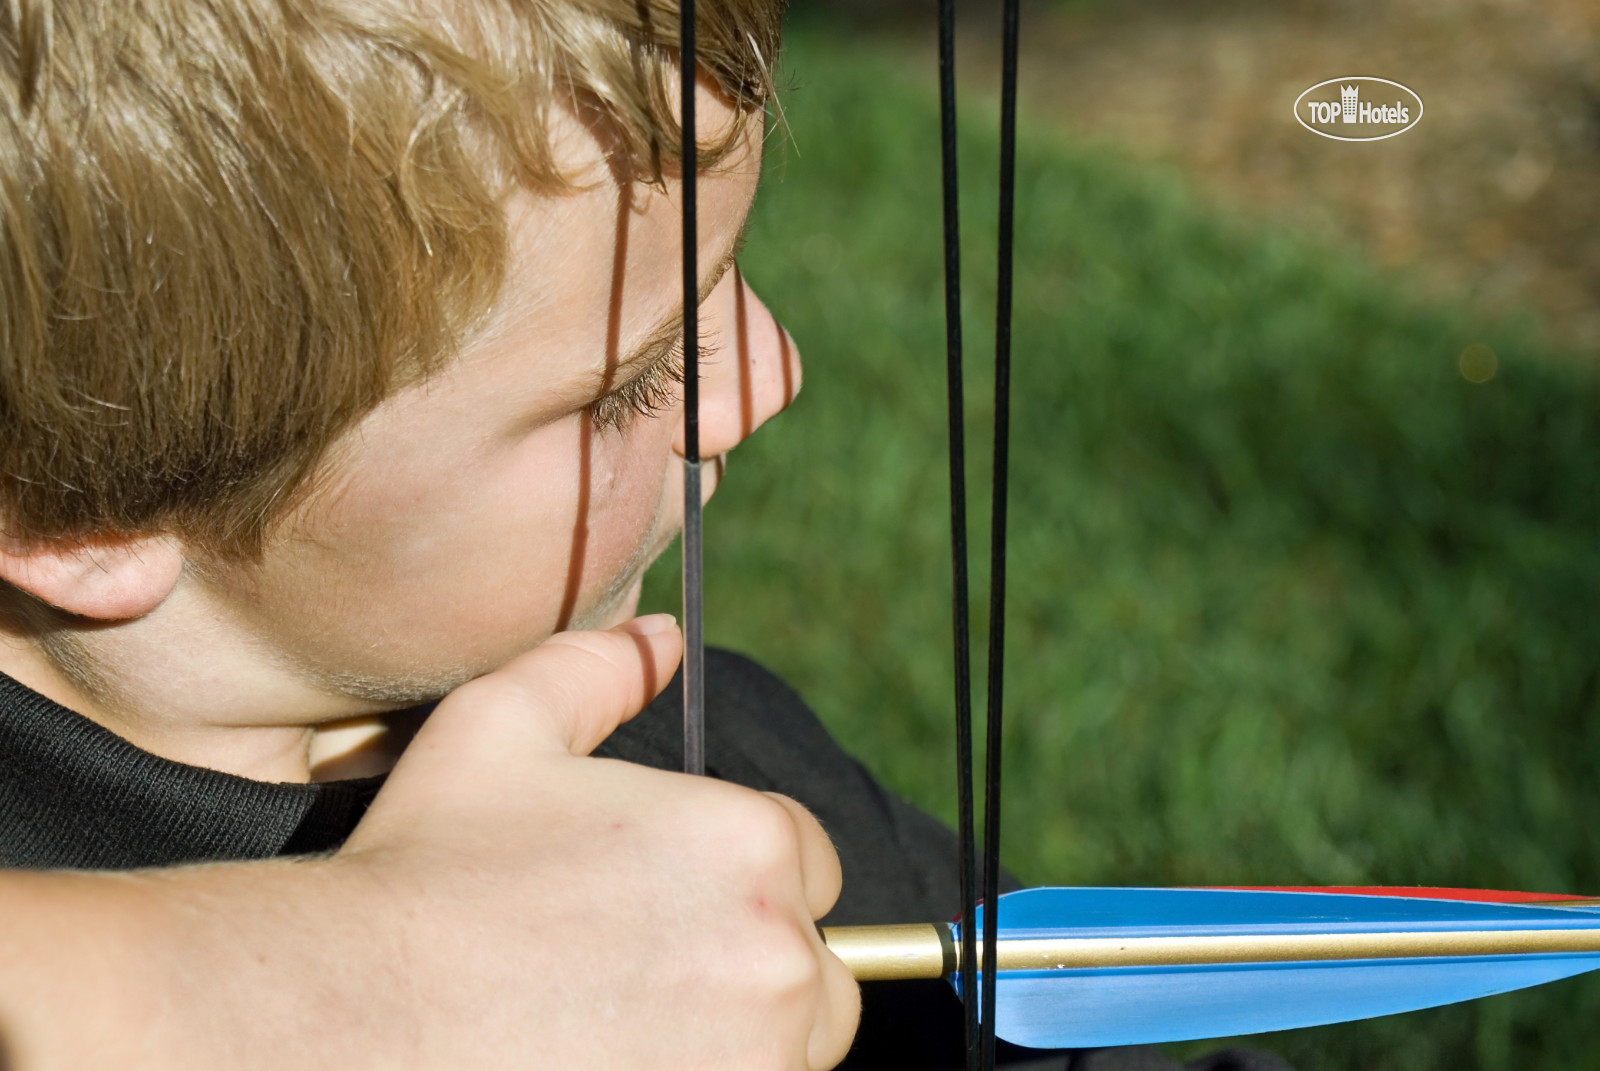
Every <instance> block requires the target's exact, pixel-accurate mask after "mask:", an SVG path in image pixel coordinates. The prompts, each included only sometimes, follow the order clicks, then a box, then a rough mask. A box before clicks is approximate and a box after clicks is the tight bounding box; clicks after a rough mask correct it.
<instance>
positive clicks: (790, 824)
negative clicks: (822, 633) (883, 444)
mask: <svg viewBox="0 0 1600 1071" xmlns="http://www.w3.org/2000/svg"><path fill="white" fill-rule="evenodd" d="M780 15H781V3H780V2H779V0H720V2H709V0H702V3H701V4H700V6H699V26H700V34H701V42H702V43H701V53H700V55H701V60H702V65H703V69H702V72H701V74H702V78H701V89H700V95H701V98H702V99H700V100H699V103H698V106H699V112H700V115H702V116H703V117H704V125H703V128H702V129H701V130H700V131H699V132H698V133H699V135H700V137H701V140H702V141H703V143H704V144H705V146H706V155H707V159H708V161H709V166H708V170H707V173H706V174H705V176H704V177H703V178H702V180H701V184H700V190H701V192H700V219H701V221H702V231H701V235H700V242H701V248H700V263H701V264H702V265H704V277H703V278H702V280H701V291H702V296H703V304H702V307H701V311H700V316H701V320H702V324H701V333H702V336H703V337H705V338H708V339H713V340H717V341H718V346H719V348H720V353H719V354H718V355H716V356H714V357H710V358H708V359H707V361H706V364H705V368H706V371H705V373H704V374H705V380H704V382H703V384H702V388H701V390H702V402H701V405H702V417H701V421H702V423H701V449H702V452H703V453H704V454H705V455H707V456H715V455H722V454H725V453H726V452H727V451H729V450H731V449H732V448H733V447H734V446H735V445H737V443H738V442H739V441H740V440H742V439H743V438H744V437H745V436H747V435H749V434H750V433H751V432H752V431H754V430H755V428H756V427H758V426H759V425H760V424H761V423H762V421H764V420H765V419H766V418H767V417H769V416H771V415H773V414H774V413H775V412H777V411H778V410H780V409H781V408H782V407H783V406H785V405H787V404H788V402H789V401H790V400H792V398H793V396H794V393H795V391H796V390H797V389H798V385H799V365H798V358H797V356H796V353H795V350H794V347H793V345H792V343H791V342H790V340H789V339H788V337H787V335H786V334H785V333H784V332H783V330H782V328H781V327H779V326H778V325H777V323H776V322H775V321H774V320H773V318H772V317H771V315H770V314H769V313H768V312H767V311H766V309H765V308H764V306H762V304H761V302H760V301H759V299H758V298H756V296H755V295H754V293H753V292H752V291H751V290H750V289H749V287H748V286H747V285H746V284H745V283H744V281H743V280H742V278H741V277H740V276H739V274H738V272H737V270H736V268H735V267H734V257H735V256H736V254H737V251H738V245H739V241H740V237H741V234H742V228H743V224H744V220H745V217H746V215H747V213H748V211H749V208H750V204H751V201H752V199H753V197H754V192H755V183H756V177H757V174H758V172H759V162H760V151H761V136H762V121H761V116H762V109H763V106H764V103H765V101H766V99H767V96H768V93H769V90H770V81H769V69H770V62H771V59H772V57H773V56H774V54H775V52H776V49H777V44H778V29H779V18H780ZM675 25H676V13H675V11H674V10H673V8H672V7H671V5H668V4H659V5H656V6H651V5H648V4H640V3H634V2H632V0H628V2H622V0H590V2H582V3H580V2H577V0H537V2H535V0H520V2H519V0H470V2H469V0H322V2H318V3H288V2H284V0H276V2H275V0H57V2H53V3H52V2H50V0H13V2H12V3H10V4H9V5H7V6H6V7H4V8H3V9H0V46H3V48H4V55H3V56H0V65H3V66H0V94H3V100H0V115H3V119H0V124H3V126H0V153H3V154H4V156H5V161H6V162H5V165H4V167H3V169H0V301H3V309H4V319H3V323H0V331H3V332H4V338H3V340H0V347H3V356H0V426H3V428H4V432H3V435H0V673H3V674H4V676H3V677H0V853H3V855H0V862H3V863H4V864H6V865H8V866H12V867H29V868H34V870H33V871H32V872H23V871H11V872H5V873H0V919H4V920H5V922H4V923H3V924H0V1043H3V1046H4V1049H3V1052H0V1056H3V1062H4V1063H5V1065H6V1066H8V1067H12V1066H14V1067H17V1068H31V1067H34V1066H40V1067H49V1066H79V1065H84V1064H88V1063H90V1062H91V1061H92V1062H94V1063H96V1064H100V1065H107V1064H109V1065H112V1066H119V1067H141V1066H153V1067H163V1068H170V1067H179V1066H190V1065H193V1066H206V1067H236V1066H238V1067H243V1066H254V1065H262V1066H271V1067H278V1066H285V1065H291V1064H294V1065H302V1064H303V1065H310V1066H323V1065H327V1066H333V1065H336V1064H337V1065H341V1066H383V1067H388V1066H413V1065H415V1066H446V1067H501V1066H528V1065H536V1066H550V1067H562V1068H567V1067H579V1066H606V1067H634V1066H637V1067H657V1066H662V1067H670V1066H684V1067H696V1068H717V1067H729V1068H758V1067H769V1066H771V1067H779V1066H782V1067H794V1066H807V1067H829V1066H833V1065H834V1064H836V1063H837V1062H838V1061H839V1060H841V1059H842V1058H843V1057H844V1056H845V1053H846V1050H847V1049H848V1048H849V1046H850V1044H851V1038H852V1035H853V1034H854V1032H855V1028H856V1023H857V1017H858V1012H859V1000H860V997H859V994H858V992H857V989H856V987H855V985H854V983H853V982H852V981H851V979H850V978H849V976H848V974H847V972H845V970H844V969H843V967H842V965H841V964H840V963H839V962H838V961H837V959H835V958H834V957H833V956H832V955H831V954H830V953H828V952H827V950H826V948H824V947H823V946H822V945H821V943H820V940H819V939H818V936H817V933H816V929H815V926H814V920H816V919H818V918H821V917H822V916H823V915H824V914H826V913H827V912H829V910H830V909H831V908H833V906H834V905H835V902H836V901H838V900H839V897H840V887H841V864H840V859H839V856H838V855H837V854H836V852H835V850H834V848H833V846H832V845H831V844H830V842H829V839H828V836H827V835H826V834H825V833H824V832H823V828H822V826H821V825H819V823H818V821H817V819H816V818H814V817H812V815H811V814H810V813H808V811H807V809H806V808H805V807H802V806H801V805H799V804H797V803H796V802H794V801H793V800H792V799H789V798H787V797H783V796H777V795H767V794H763V793H761V792H758V791H753V790H751V789H748V788H740V787H736V786H734V785H733V784H729V783H725V782H721V781H715V780H709V779H706V780H702V779H690V778H685V777H682V776H679V775H675V774H671V773H664V772H661V771H660V770H657V769H650V768H647V766H645V765H642V764H641V763H646V762H648V763H653V764H654V765H656V766H663V767H670V766H671V765H672V763H671V756H670V754H669V753H668V752H669V751H670V748H669V747H668V746H667V745H665V744H664V743H663V737H662V733H661V731H660V724H659V719H660V718H661V717H663V716H665V717H668V718H670V714H671V709H670V699H667V700H665V701H664V703H658V704H657V705H656V706H654V707H652V711H653V712H654V716H655V719H656V720H651V719H645V720H643V721H640V722H638V723H635V724H634V725H633V726H630V727H628V728H627V729H626V730H624V731H623V732H620V733H617V734H615V735H613V732H612V730H613V729H615V728H616V727H617V725H618V724H619V722H622V721H624V720H626V719H628V718H629V717H630V716H632V715H634V714H635V713H636V712H638V711H639V710H640V708H641V707H643V706H644V705H645V704H646V703H647V702H649V701H650V700H651V698H652V697H653V696H655V695H656V694H657V693H658V692H660V691H661V690H662V688H663V687H664V686H665V684H666V683H667V681H668V679H669V678H670V676H671V674H672V671H673V668H674V666H675V665H676V661H677V658H678V655H679V649H680V640H679V636H678V633H677V630H676V628H675V627H674V626H673V624H672V622H671V621H670V620H669V619H663V618H644V619H632V618H633V613H634V607H635V605H636V603H637V599H638V587H639V578H640V576H641V574H642V572H643V570H644V568H645V567H646V566H647V565H648V564H649V562H650V561H651V560H652V559H653V558H654V557H655V556H656V555H657V554H659V553H660V552H661V550H662V549H663V548H664V547H665V545H666V543H667V541H668V540H669V539H670V538H671V536H672V534H673V533H674V531H675V529H676V527H677V523H678V516H677V510H678V503H679V502H680V499H681V488H680V485H679V484H678V483H677V480H678V474H679V471H680V469H679V465H678V458H677V453H676V451H678V450H679V449H681V440H680V435H681V429H680V416H681V413H680V405H679V401H678V394H677V391H676V384H675V382H674V377H675V376H676V375H677V372H678V363H677V361H678V354H677V353H676V352H675V350H674V340H676V339H677V338H678V337H679V335H680V329H679V328H680V324H679V322H678V320H677V317H678V315H679V312H680V310H679V309H678V308H677V300H678V293H679V284H678V277H677V269H676V265H677V264H678V263H679V261H678V255H679V254H678V250H677V242H678V231H677V225H678V212H679V205H678V201H677V194H678V190H679V184H678V182H677V181H676V179H675V177H674V175H673V155H672V146H673V145H674V144H675V143H676V132H675V130H674V128H673V119H672V117H673V115H674V114H675V112H676V101H675V100H674V98H673V93H672V91H671V86H672V85H673V84H674V76H673V74H672V68H671V65H672V47H673V39H672V37H671V32H670V28H671V27H674V26H675ZM708 483H709V484H710V487H708V491H709V490H711V489H714V484H715V481H714V480H711V481H708ZM552 637H553V638H552ZM524 652H526V653H524ZM713 669H714V674H716V675H715V676H714V678H713V680H714V682H715V681H721V682H722V683H721V684H718V685H717V686H718V687H719V688H721V690H722V692H721V694H720V696H718V697H715V698H717V699H718V700H719V705H717V706H716V707H715V708H714V709H716V710H717V712H718V717H719V718H721V719H723V720H724V721H725V722H726V723H727V724H728V725H729V726H731V727H730V728H724V729H720V730H714V731H717V732H720V733H722V734H723V735H722V737H721V738H720V739H717V738H714V739H713V741H712V765H713V768H714V770H715V769H716V767H717V766H718V765H719V764H720V765H721V766H722V769H721V770H720V771H717V772H721V773H723V774H724V775H727V776H731V777H735V778H736V779H739V780H742V781H743V782H744V783H745V784H749V785H753V786H754V787H755V788H786V789H790V790H791V791H793V790H794V789H792V788H790V786H798V787H800V788H804V789H806V790H807V794H808V795H809V797H810V798H808V799H807V801H806V802H808V803H811V804H812V805H813V806H814V807H816V808H817V809H818V810H819V811H822V812H824V814H825V818H826V815H827V813H828V809H829V808H833V809H834V810H836V811H838V812H839V813H840V814H843V815H846V816H848V817H850V819H851V821H852V823H853V826H852V828H851V829H844V830H841V831H840V832H841V846H842V847H844V849H845V854H846V860H847V867H848V869H849V871H850V874H851V879H852V881H851V885H850V886H849V888H852V889H859V890H861V891H859V892H853V893H850V894H848V895H847V899H848V897H849V896H854V897H855V898H856V899H855V900H854V901H853V902H852V904H853V906H851V905H842V907H845V906H848V907H849V908H850V911H848V912H846V913H847V914H849V913H850V912H854V914H855V915H857V916H859V915H862V914H864V913H870V912H871V911H873V910H878V909H879V908H881V907H883V905H889V906H890V907H892V908H893V909H894V910H895V911H897V912H903V913H904V914H905V917H915V916H916V915H918V914H919V913H920V912H924V911H928V910H935V907H934V906H933V905H940V908H941V909H942V910H943V911H944V912H945V913H948V910H949V907H948V906H947V905H944V904H943V898H946V897H947V894H948V885H949V877H948V876H947V870H948V868H947V867H945V866H944V864H945V863H946V862H947V858H946V857H947V855H948V838H947V836H946V835H945V834H944V833H943V832H942V831H940V830H938V829H937V828H936V827H934V826H933V825H932V823H931V822H929V821H928V820H927V819H925V818H923V817H922V816H920V815H917V814H916V813H915V812H912V811H910V809H909V808H906V807H905V806H904V805H903V804H900V803H898V802H897V801H893V800H890V799H888V798H887V797H884V796H883V795H882V793H881V792H879V791H878V790H877V789H876V787H875V786H873V785H872V784H871V783H870V780H868V779H866V778H865V776H864V775H863V774H862V773H861V771H859V769H858V768H856V767H855V766H854V765H853V764H851V763H849V761H848V760H846V759H845V758H844V757H843V756H842V755H840V754H838V753H837V751H836V749H833V747H832V745H831V742H829V741H827V740H826V737H825V735H823V734H821V732H820V730H819V729H818V728H817V727H816V726H815V724H814V723H813V722H812V721H810V719H809V716H808V715H807V714H806V713H805V712H804V710H803V707H800V705H799V704H798V701H797V700H795V699H794V697H793V696H792V695H791V694H789V693H787V692H786V691H785V690H784V689H782V687H781V686H780V685H778V684H776V682H774V681H773V680H772V679H771V678H770V677H767V676H765V675H764V674H762V673H761V672H760V671H759V670H756V669H755V668H754V667H751V666H749V665H748V664H747V663H743V662H741V661H739V660H736V659H733V658H731V656H717V657H716V658H715V660H714V662H713ZM441 697H446V698H444V699H443V701H442V702H440V703H439V704H438V706H437V708H436V709H434V710H433V712H432V714H431V716H430V717H429V718H428V720H427V721H426V723H425V724H423V725H422V726H421V728H420V730H417V731H416V735H415V739H414V740H411V742H410V744H409V746H408V747H407V746H405V745H406V741H407V740H408V739H409V730H414V729H416V727H417V725H418V723H419V721H420V717H419V716H418V715H416V714H415V713H407V712H408V711H413V712H414V711H416V710H417V709H418V708H419V707H425V706H426V704H428V703H431V702H433V701H436V700H439V699H440V698H441ZM755 715H759V717H755ZM608 738H609V739H608ZM602 742H605V743H604V753H605V754H608V755H612V756H616V757H622V758H628V759H634V760H636V761H635V762H631V763H620V762H615V761H607V760H604V759H594V758H587V757H585V756H588V755H589V754H590V752H592V751H594V750H595V749H596V748H597V747H600V746H601V745H602ZM402 747H404V749H405V753H404V757H403V758H402V759H401V760H400V761H399V762H398V764H397V765H394V768H393V772H392V773H391V774H389V775H388V776H387V779H386V780H380V779H379V776H378V775H381V774H383V773H385V772H386V771H387V769H388V766H389V765H390V764H391V763H392V762H393V757H394V756H395V755H396V754H398V753H399V751H400V750H401V749H402ZM768 760H770V761H768ZM774 771H777V772H774ZM364 774H365V775H373V776H369V777H366V778H365V779H361V778H360V777H359V776H358V775H364ZM341 778H342V779H341ZM380 784H381V785H382V790H381V791H379V786H380ZM369 807H370V809H368V808H369ZM317 853H321V854H317ZM273 857H299V858H298V859H294V860H292V861H291V860H290V859H281V858H280V859H277V860H274V858H273ZM196 862H205V863H207V864H208V865H206V866H191V867H178V868H169V869H165V870H163V869H139V868H153V867H158V866H161V865H166V864H178V863H196ZM116 871H137V872H135V873H116ZM890 917H899V916H898V915H891V916H890ZM839 920H840V921H855V920H857V919H855V918H840V919H839ZM919 999H921V998H919ZM915 1043H916V1039H910V1040H908V1041H907V1042H906V1044H907V1045H911V1044H915Z"/></svg>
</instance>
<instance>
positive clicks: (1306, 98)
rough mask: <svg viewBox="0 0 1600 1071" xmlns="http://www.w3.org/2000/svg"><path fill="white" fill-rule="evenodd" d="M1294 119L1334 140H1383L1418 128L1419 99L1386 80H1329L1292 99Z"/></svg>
mask: <svg viewBox="0 0 1600 1071" xmlns="http://www.w3.org/2000/svg"><path fill="white" fill-rule="evenodd" d="M1294 117H1295V120H1296V121H1297V122H1298V123H1299V124H1300V125H1301V126H1303V127H1305V128H1306V129H1307V130H1309V131H1311V132H1312V133H1313V134H1320V135H1322V136H1323V137H1325V138H1332V139H1333V140H1335V141H1382V140H1383V139H1384V138H1392V137H1394V136H1395V135H1396V134H1404V133H1405V132H1406V131H1407V130H1410V129H1411V128H1412V127H1414V126H1416V125H1417V122H1418V121H1419V120H1421V118H1422V98H1421V97H1419V96H1417V95H1416V94H1415V93H1413V92H1412V91H1411V90H1409V89H1407V88H1406V87H1405V86H1403V85H1401V84H1400V83H1399V82H1391V81H1389V80H1388V79H1387V78H1368V77H1365V76H1364V75H1355V76H1350V77H1346V78H1330V79H1328V80H1327V81H1326V82H1318V83H1317V84H1316V85H1314V86H1312V87H1311V88H1310V89H1308V90H1306V91H1305V92H1304V93H1302V94H1300V95H1299V96H1298V97H1296V98H1295V101H1294Z"/></svg>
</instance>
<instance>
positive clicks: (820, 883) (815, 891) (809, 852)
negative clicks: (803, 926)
mask: <svg viewBox="0 0 1600 1071" xmlns="http://www.w3.org/2000/svg"><path fill="white" fill-rule="evenodd" d="M764 795H766V796H767V797H768V798H770V799H772V800H773V801H774V802H776V803H777V804H778V805H779V806H781V807H782V808H783V809H784V810H785V811H787V812H788V813H789V818H790V820H791V821H793V822H794V828H795V837H796V841H797V842H798V845H799V850H800V881H801V885H802V889H803V891H804V894H805V898H806V910H808V911H810V912H811V917H812V919H820V918H821V917H822V916H823V915H826V914H827V913H828V912H829V911H831V910H833V905H834V904H835V903H836V902H837V901H838V899H839V892H840V890H841V889H842V888H843V887H844V873H843V871H841V870H840V869H839V853H838V852H836V851H834V850H833V841H832V840H830V839H829V838H828V834H827V832H826V831H825V830H824V829H823V828H822V823H820V822H818V821H817V820H816V818H815V817H813V816H812V814H811V812H810V811H808V810H806V809H805V808H804V807H802V806H801V805H800V804H799V803H797V802H795V801H794V800H792V799H790V798H789V797H788V796H783V795H779V794H778V793H776V792H767V793H764Z"/></svg>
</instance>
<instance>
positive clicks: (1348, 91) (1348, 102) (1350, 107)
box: [1339, 86, 1361, 123]
mask: <svg viewBox="0 0 1600 1071" xmlns="http://www.w3.org/2000/svg"><path fill="white" fill-rule="evenodd" d="M1360 91H1361V87H1360V86H1340V87H1339V102H1340V103H1341V104H1342V105H1343V106H1344V121H1345V122H1347V123H1353V122H1355V121H1356V95H1357V94H1358V93H1359V92H1360Z"/></svg>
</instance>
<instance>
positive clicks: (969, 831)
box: [939, 0, 979, 1071]
mask: <svg viewBox="0 0 1600 1071" xmlns="http://www.w3.org/2000/svg"><path fill="white" fill-rule="evenodd" d="M955 49H956V43H955V3H954V0H939V134H940V147H941V149H942V158H941V164H942V166H941V176H942V180H943V189H944V321H945V330H944V337H945V391H946V405H947V407H948V415H949V429H950V442H949V447H950V600H951V618H952V625H953V629H954V636H953V641H954V657H953V662H954V669H955V688H956V697H955V698H956V795H957V804H956V811H957V823H956V824H957V841H958V848H957V865H958V867H959V868H960V871H961V1005H962V1011H963V1012H964V1013H965V1014H964V1019H965V1032H964V1035H963V1036H964V1038H965V1041H966V1054H967V1061H966V1065H967V1069H968V1071H978V1059H979V1045H978V1002H977V971H976V967H977V960H978V957H977V946H976V934H975V933H974V931H973V918H974V916H975V915H976V913H977V905H976V902H975V901H976V900H977V888H976V886H977V880H976V874H975V869H976V866H975V864H976V856H977V848H976V844H975V840H976V833H975V830H974V828H973V814H972V658H971V623H970V621H969V620H968V612H967V610H968V605H967V473H966V426H965V419H964V415H963V407H964V405H965V397H964V393H965V392H964V391H963V390H962V384H961V379H962V375H961V221H960V213H959V209H958V198H959V190H958V182H957V171H956V81H955V68H956V57H955Z"/></svg>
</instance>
